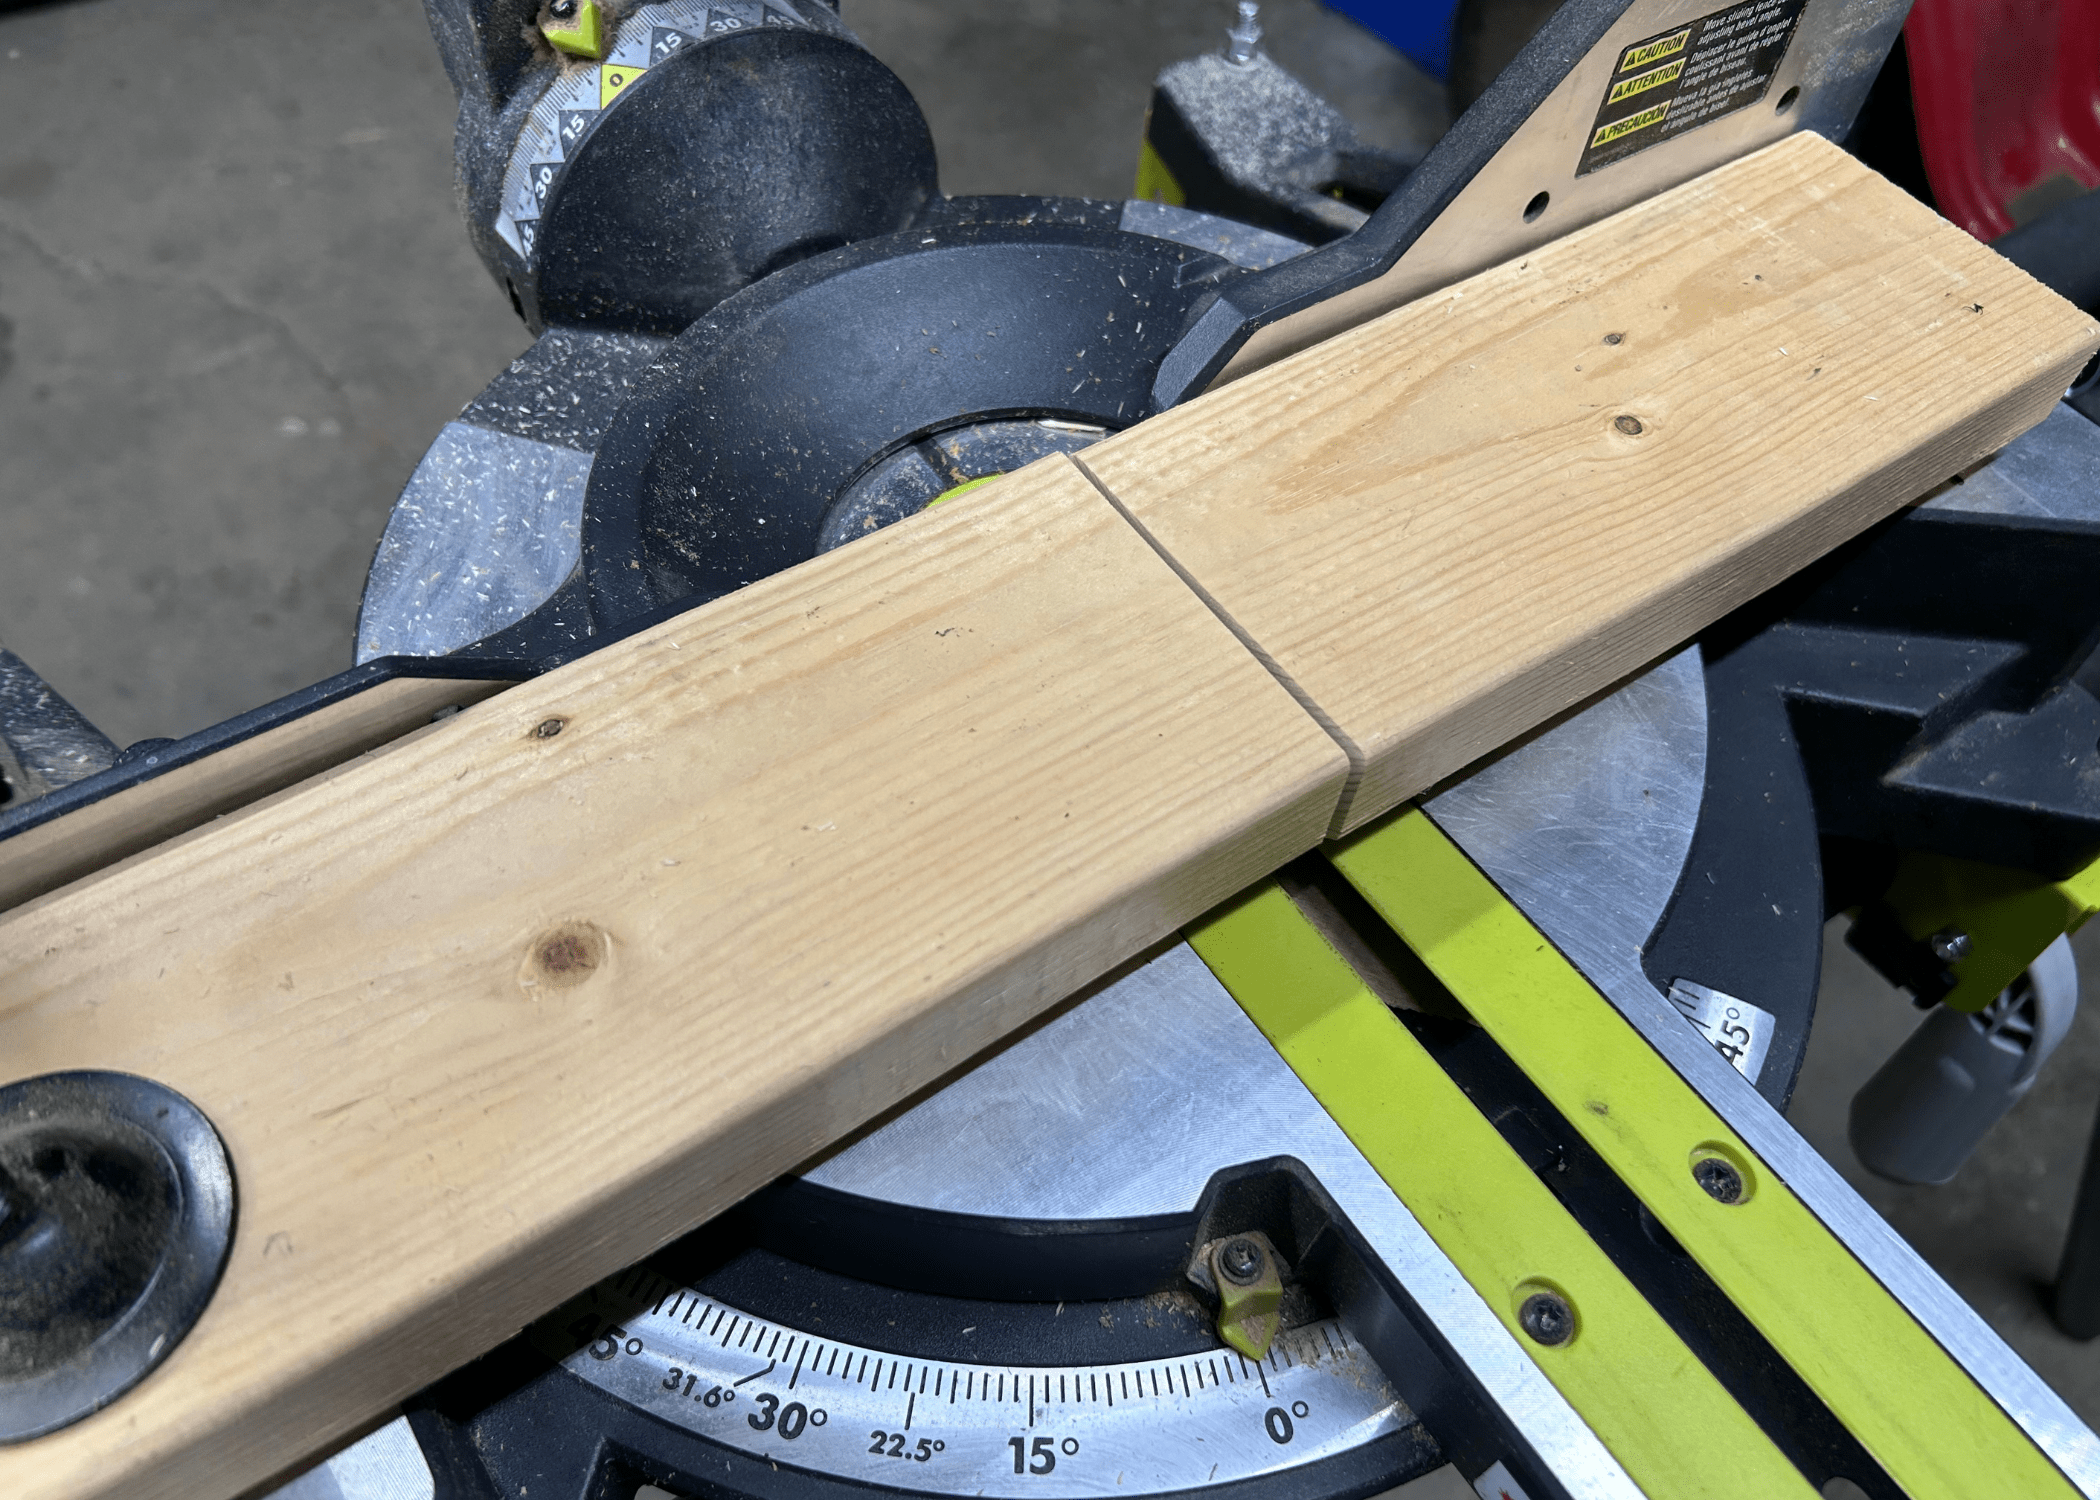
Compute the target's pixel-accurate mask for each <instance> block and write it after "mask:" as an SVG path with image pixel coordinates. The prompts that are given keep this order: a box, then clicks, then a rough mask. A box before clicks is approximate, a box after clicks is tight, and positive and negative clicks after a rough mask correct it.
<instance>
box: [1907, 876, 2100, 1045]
mask: <svg viewBox="0 0 2100 1500" xmlns="http://www.w3.org/2000/svg"><path fill="white" fill-rule="evenodd" d="M1887 901H1888V905H1889V909H1890V910H1891V911H1893V912H1894V913H1895V914H1896V920H1897V921H1898V922H1899V923H1900V924H1901V925H1902V927H1903V930H1904V932H1906V933H1907V934H1909V936H1911V937H1912V938H1914V939H1917V940H1918V941H1920V942H1922V941H1924V940H1925V939H1927V938H1929V937H1931V936H1932V935H1933V934H1934V933H1936V932H1940V931H1942V930H1944V929H1946V928H1949V927H1954V928H1959V929H1960V930H1961V931H1963V932H1965V933H1967V934H1968V936H1969V941H1970V943H1971V944H1972V945H1973V946H1972V947H1971V948H1970V951H1969V954H1968V956H1967V957H1966V958H1962V959H1960V960H1958V961H1956V962H1955V963H1953V964H1950V965H1949V966H1948V967H1949V968H1951V969H1952V970H1953V971H1954V976H1955V985H1954V988H1953V989H1952V990H1950V991H1949V992H1948V993H1947V994H1946V995H1945V996H1944V997H1942V999H1941V1001H1940V1003H1941V1004H1942V1005H1946V1006H1949V1007H1951V1008H1952V1009H1954V1010H1965V1011H1971V1012H1974V1011H1979V1010H1982V1009H1983V1008H1984V1007H1985V1006H1986V1005H1989V1004H1990V1003H1991V1002H1992V1001H1993V1000H1995V999H1997V998H1998V995H1999V993H2000V992H2001V991H2002V990H2004V988H2005V987H2006V986H2007V985H2009V984H2011V983H2012V982H2013V981H2014V980H2015V979H2017V978H2019V977H2020V974H2021V971H2023V970H2024V969H2026V967H2027V966H2028V965H2029V964H2031V963H2033V962H2034V961H2035V959H2037V958H2039V957H2040V956H2041V952H2042V950H2043V949H2044V948H2046V947H2048V946H2049V945H2050V944H2051V943H2053V942H2055V941H2056V940H2057V939H2058V938H2059V937H2061V936H2063V934H2065V933H2067V932H2076V931H2077V930H2078V929H2079V928H2080V927H2082V926H2084V925H2085V921H2086V918H2088V917H2090V916H2091V915H2092V914H2093V912H2094V910H2095V909H2096V908H2100V860H2096V861H2094V862H2093V863H2092V864H2090V865H2087V866H2086V867H2085V868H2084V869H2083V870H2080V871H2079V872H2078V873H2077V874H2075V875H2073V876H2071V877H2069V878H2068V879H2065V880H2051V879H2049V878H2048V877H2047V876H2045V875H2032V874H2029V873H2028V872H2026V871H2024V870H2008V869H2004V868H2001V867H2000V866H1997V865H1985V864H1978V863H1976V862H1975V861H1973V860H1966V859H1949V858H1947V857H1946V856H1945V855H1940V854H1925V853H1920V852H1918V851H1915V850H1914V851H1911V852H1909V853H1906V854H1905V855H1904V856H1903V858H1902V860H1901V861H1900V862H1899V863H1898V864H1897V866H1896V878H1895V880H1894V881H1892V882H1891V883H1890V885H1889V891H1888V896H1887Z"/></svg>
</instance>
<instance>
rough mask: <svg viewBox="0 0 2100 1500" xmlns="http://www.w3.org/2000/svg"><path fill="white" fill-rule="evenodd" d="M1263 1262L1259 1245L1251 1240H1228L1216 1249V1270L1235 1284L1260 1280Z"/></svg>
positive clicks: (1244, 1284)
mask: <svg viewBox="0 0 2100 1500" xmlns="http://www.w3.org/2000/svg"><path fill="white" fill-rule="evenodd" d="M1264 1264H1265V1261H1264V1257H1263V1255H1262V1253H1261V1246H1259V1245H1257V1244H1255V1243H1254V1241H1252V1240H1230V1241H1228V1242H1227V1243H1226V1244H1225V1246H1224V1247H1223V1248H1222V1249H1220V1250H1219V1251H1218V1270H1219V1271H1220V1272H1222V1273H1223V1274H1224V1276H1225V1279H1226V1280H1228V1281H1230V1282H1232V1283H1233V1284H1234V1285H1236V1286H1250V1285H1252V1284H1253V1283H1254V1282H1257V1281H1259V1280H1261V1273H1262V1270H1263V1267H1264Z"/></svg>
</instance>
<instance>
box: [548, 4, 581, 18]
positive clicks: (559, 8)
mask: <svg viewBox="0 0 2100 1500" xmlns="http://www.w3.org/2000/svg"><path fill="white" fill-rule="evenodd" d="M547 14H548V15H550V16H552V17H554V19H555V20H557V21H573V20H575V19H576V0H553V3H552V4H551V5H549V6H548V7H547Z"/></svg>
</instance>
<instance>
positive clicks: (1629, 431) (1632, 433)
mask: <svg viewBox="0 0 2100 1500" xmlns="http://www.w3.org/2000/svg"><path fill="white" fill-rule="evenodd" d="M1611 425H1612V426H1614V427H1616V428H1618V429H1619V431H1621V432H1623V433H1625V434H1626V435H1627V436H1628V437H1639V436H1640V435H1641V431H1642V429H1641V419H1640V418H1639V417H1634V416H1626V417H1613V418H1612V422H1611Z"/></svg>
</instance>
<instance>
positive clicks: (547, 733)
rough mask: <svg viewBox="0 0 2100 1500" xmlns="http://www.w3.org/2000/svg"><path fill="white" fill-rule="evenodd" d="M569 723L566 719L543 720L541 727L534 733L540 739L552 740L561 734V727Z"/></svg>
mask: <svg viewBox="0 0 2100 1500" xmlns="http://www.w3.org/2000/svg"><path fill="white" fill-rule="evenodd" d="M567 722H568V721H567V720H565V719H542V720H540V723H539V727H538V728H537V729H535V730H533V731H532V732H533V734H534V735H535V736H537V737H538V738H540V739H543V740H551V739H553V738H554V737H555V736H556V735H557V734H560V733H561V726H562V725H563V724H565V723H567Z"/></svg>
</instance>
